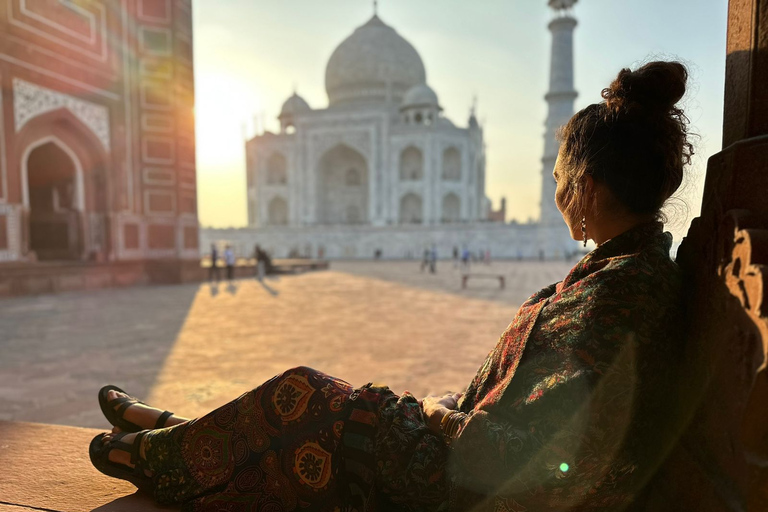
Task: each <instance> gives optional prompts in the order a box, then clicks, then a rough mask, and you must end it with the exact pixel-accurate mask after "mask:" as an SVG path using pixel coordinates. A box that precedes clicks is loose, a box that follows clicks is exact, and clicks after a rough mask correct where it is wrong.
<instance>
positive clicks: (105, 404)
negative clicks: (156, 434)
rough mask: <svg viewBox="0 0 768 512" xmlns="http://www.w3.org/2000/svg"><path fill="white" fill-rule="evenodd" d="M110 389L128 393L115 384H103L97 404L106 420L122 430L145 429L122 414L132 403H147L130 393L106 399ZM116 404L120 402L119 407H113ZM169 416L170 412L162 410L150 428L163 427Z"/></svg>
mask: <svg viewBox="0 0 768 512" xmlns="http://www.w3.org/2000/svg"><path fill="white" fill-rule="evenodd" d="M110 391H117V392H118V393H123V394H126V395H127V394H128V393H126V392H125V391H123V390H122V389H120V388H119V387H117V386H104V387H103V388H101V389H100V390H99V406H100V407H101V412H102V413H104V417H105V418H107V421H109V422H110V423H111V424H112V425H114V426H115V427H117V428H119V429H120V430H122V431H123V432H139V431H141V430H145V429H144V428H143V427H140V426H138V425H136V424H135V423H132V422H130V421H128V420H126V419H125V418H123V414H124V413H125V410H126V409H128V407H130V406H132V405H135V404H142V405H147V404H145V403H144V402H142V401H141V400H139V399H138V398H133V397H132V396H130V395H129V396H123V397H120V398H115V399H114V400H108V399H107V393H109V392H110ZM117 404H120V407H118V408H117V409H115V405H117ZM171 416H173V413H172V412H170V411H163V413H162V414H161V415H160V417H159V418H157V421H156V422H155V426H154V427H152V428H153V429H158V428H163V427H165V422H166V421H168V418H170V417H171Z"/></svg>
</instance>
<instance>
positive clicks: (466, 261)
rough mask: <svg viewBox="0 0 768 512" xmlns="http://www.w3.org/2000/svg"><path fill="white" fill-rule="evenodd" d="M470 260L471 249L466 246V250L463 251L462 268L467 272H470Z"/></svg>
mask: <svg viewBox="0 0 768 512" xmlns="http://www.w3.org/2000/svg"><path fill="white" fill-rule="evenodd" d="M469 258H470V252H469V247H467V246H464V249H463V250H462V251H461V266H462V267H463V269H464V270H465V271H467V270H469Z"/></svg>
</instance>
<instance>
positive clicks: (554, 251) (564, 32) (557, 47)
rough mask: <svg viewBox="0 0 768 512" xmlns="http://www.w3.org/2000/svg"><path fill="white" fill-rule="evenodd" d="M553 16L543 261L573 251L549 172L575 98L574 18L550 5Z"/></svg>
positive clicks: (543, 191) (544, 163)
mask: <svg viewBox="0 0 768 512" xmlns="http://www.w3.org/2000/svg"><path fill="white" fill-rule="evenodd" d="M552 7H553V9H554V10H555V17H554V18H553V19H552V21H551V22H550V23H549V30H550V32H552V54H551V61H550V70H549V92H548V93H547V94H546V96H545V97H544V99H545V100H546V101H547V120H546V122H545V134H544V156H543V157H542V159H541V163H542V171H541V172H542V177H541V178H542V179H541V183H542V185H541V216H540V222H541V228H542V229H541V233H542V235H543V236H544V239H543V240H542V247H544V248H545V253H546V254H545V256H546V257H547V258H551V257H559V256H562V254H559V253H561V252H562V251H564V250H568V248H573V247H574V245H575V244H574V243H573V242H572V241H571V237H570V235H569V233H568V229H567V227H566V226H565V224H564V223H563V218H562V216H561V215H560V212H559V211H558V210H557V206H556V205H555V189H556V187H555V181H554V179H553V178H552V171H553V169H554V168H555V160H557V153H558V151H559V150H560V144H559V143H558V142H557V138H556V134H557V130H558V129H559V128H560V127H561V126H563V125H564V124H565V123H566V122H568V120H569V119H570V118H571V116H573V113H574V112H573V110H574V107H573V104H574V101H575V100H576V97H577V96H578V94H577V92H576V90H575V89H574V84H573V31H574V29H575V28H576V25H577V23H576V19H575V18H573V17H572V16H571V15H570V11H569V10H568V9H564V8H562V6H559V5H558V6H555V5H552Z"/></svg>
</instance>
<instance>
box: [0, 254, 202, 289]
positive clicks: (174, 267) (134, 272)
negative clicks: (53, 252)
mask: <svg viewBox="0 0 768 512" xmlns="http://www.w3.org/2000/svg"><path fill="white" fill-rule="evenodd" d="M204 275H205V273H204V272H203V271H202V270H201V269H200V263H199V262H198V261H195V260H191V261H184V260H168V261H121V262H109V263H93V262H80V261H57V262H36V263H3V264H0V297H11V296H20V295H40V294H47V293H60V292H68V291H75V290H93V289H98V288H113V287H121V286H137V285H146V284H153V283H157V284H171V283H183V282H188V281H200V280H201V279H202V278H203V276H204Z"/></svg>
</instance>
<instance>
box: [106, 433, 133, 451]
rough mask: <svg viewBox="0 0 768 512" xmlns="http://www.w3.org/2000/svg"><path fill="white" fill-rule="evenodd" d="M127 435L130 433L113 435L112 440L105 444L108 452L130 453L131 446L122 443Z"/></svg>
mask: <svg viewBox="0 0 768 512" xmlns="http://www.w3.org/2000/svg"><path fill="white" fill-rule="evenodd" d="M128 434H130V432H120V433H117V434H113V435H112V438H111V439H110V440H109V441H108V442H107V448H108V449H109V450H110V451H112V450H120V451H124V452H127V453H131V451H132V450H133V445H132V444H128V443H126V442H125V441H123V438H124V437H125V436H127V435H128Z"/></svg>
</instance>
